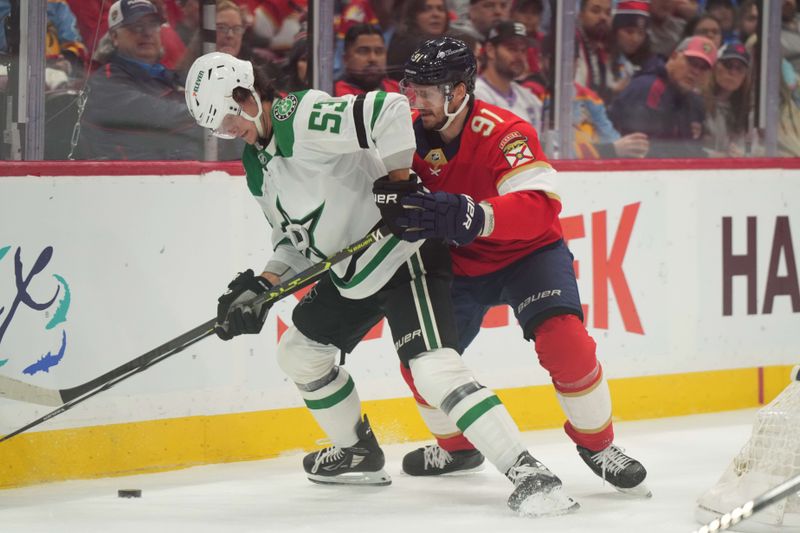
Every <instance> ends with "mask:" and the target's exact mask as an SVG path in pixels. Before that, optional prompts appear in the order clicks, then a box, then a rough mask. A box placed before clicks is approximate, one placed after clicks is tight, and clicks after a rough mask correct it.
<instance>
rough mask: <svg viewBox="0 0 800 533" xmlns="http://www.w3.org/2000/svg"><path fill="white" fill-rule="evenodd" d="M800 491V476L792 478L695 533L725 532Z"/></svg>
mask: <svg viewBox="0 0 800 533" xmlns="http://www.w3.org/2000/svg"><path fill="white" fill-rule="evenodd" d="M798 491H800V475H797V476H794V477H791V478H789V479H787V480H786V481H784V482H783V483H781V484H780V485H778V486H777V487H774V488H771V489H769V490H768V491H767V492H765V493H763V494H760V495H759V496H756V497H755V498H754V499H752V500H750V501H749V502H747V503H745V504H743V505H740V506H739V507H736V508H735V509H732V510H730V511H729V512H727V513H725V514H724V515H722V516H720V517H719V518H717V519H715V520H712V521H711V522H709V523H708V524H706V525H704V526H703V527H701V528H700V529H698V530H696V531H695V532H694V533H713V532H714V531H723V530H725V529H728V528H730V527H731V526H734V525H736V524H738V523H739V522H741V521H742V520H746V519H747V518H750V517H751V516H752V515H753V514H755V513H757V512H759V511H761V510H763V509H766V508H767V507H769V506H770V505H773V504H775V503H778V502H779V501H781V500H782V499H784V498H787V497H789V496H791V494H792V493H793V492H798Z"/></svg>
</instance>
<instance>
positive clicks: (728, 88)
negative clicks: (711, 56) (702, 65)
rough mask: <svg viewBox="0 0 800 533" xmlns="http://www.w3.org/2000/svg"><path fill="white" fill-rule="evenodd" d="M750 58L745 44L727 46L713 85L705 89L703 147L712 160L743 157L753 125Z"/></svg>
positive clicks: (737, 43) (713, 76)
mask: <svg viewBox="0 0 800 533" xmlns="http://www.w3.org/2000/svg"><path fill="white" fill-rule="evenodd" d="M749 72H750V54H749V53H748V52H747V49H746V48H745V47H744V45H743V44H742V43H739V42H735V43H729V44H726V45H724V46H723V47H722V48H721V49H720V50H719V53H718V54H717V62H716V64H715V65H714V69H713V71H712V76H711V83H710V84H709V85H708V86H707V87H705V88H704V91H703V93H704V97H705V101H706V120H705V135H704V139H703V144H704V145H705V147H706V150H707V151H708V153H709V155H710V156H711V157H742V156H744V155H746V153H745V148H746V147H745V140H746V138H747V133H748V125H749V121H750V119H751V118H752V115H753V114H752V111H753V109H752V101H751V97H750V90H751V83H750V74H749Z"/></svg>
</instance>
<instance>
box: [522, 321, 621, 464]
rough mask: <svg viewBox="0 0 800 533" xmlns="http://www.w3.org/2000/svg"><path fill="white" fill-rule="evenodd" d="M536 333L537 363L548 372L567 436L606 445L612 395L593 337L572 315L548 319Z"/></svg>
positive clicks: (594, 447)
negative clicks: (598, 359)
mask: <svg viewBox="0 0 800 533" xmlns="http://www.w3.org/2000/svg"><path fill="white" fill-rule="evenodd" d="M535 334H536V352H537V353H538V355H539V362H540V363H541V365H542V366H543V367H544V368H545V369H546V370H547V371H548V372H549V373H550V377H551V378H552V380H553V386H554V387H555V389H556V395H557V397H558V401H559V403H560V404H561V408H562V409H563V410H564V413H565V414H566V415H567V419H568V420H567V422H566V423H565V424H564V430H565V431H566V433H567V435H568V436H569V437H570V438H571V439H572V440H573V441H574V442H575V443H576V444H578V445H579V446H583V447H584V448H589V449H590V450H593V451H599V450H602V449H604V448H606V447H607V446H608V445H610V444H611V442H612V441H613V440H614V426H613V424H612V423H611V396H610V394H609V391H608V383H606V380H605V377H604V376H603V369H602V367H601V366H600V363H599V362H598V361H597V356H596V355H595V350H596V345H595V342H594V340H593V339H592V337H591V336H590V335H589V333H588V332H587V331H586V328H585V327H584V326H583V324H582V323H581V321H580V319H579V318H578V317H577V316H575V315H559V316H555V317H552V318H549V319H547V320H545V321H544V322H542V323H541V324H540V325H539V326H538V327H537V328H536V331H535Z"/></svg>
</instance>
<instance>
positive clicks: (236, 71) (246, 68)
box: [186, 52, 264, 138]
mask: <svg viewBox="0 0 800 533" xmlns="http://www.w3.org/2000/svg"><path fill="white" fill-rule="evenodd" d="M254 80H255V78H254V76H253V65H252V64H250V62H249V61H242V60H241V59H237V58H235V57H233V56H232V55H230V54H225V53H223V52H211V53H209V54H205V55H203V56H200V57H198V58H197V59H196V60H195V62H194V63H193V64H192V67H191V68H190V69H189V73H188V74H187V75H186V107H188V108H189V114H190V115H192V117H194V119H195V120H196V121H197V123H198V124H199V125H200V126H202V127H204V128H208V129H210V130H213V133H214V135H216V136H217V137H222V138H233V137H234V135H231V134H229V133H228V131H227V129H226V128H225V118H226V117H228V116H229V115H230V116H240V115H241V116H243V117H244V118H246V119H248V120H250V121H252V122H254V123H255V124H256V128H257V129H258V132H259V135H261V136H262V137H263V136H264V132H263V126H262V125H261V121H260V118H261V98H260V97H259V95H258V93H257V92H256V90H255V87H254V86H253V83H254ZM237 87H241V88H243V89H246V90H248V91H250V93H251V94H252V95H253V98H255V101H256V102H257V103H258V104H259V105H258V113H257V114H256V116H254V117H253V116H250V115H248V114H247V113H245V112H244V111H243V110H242V106H241V105H239V104H238V103H237V102H236V100H234V99H233V90H234V89H236V88H237Z"/></svg>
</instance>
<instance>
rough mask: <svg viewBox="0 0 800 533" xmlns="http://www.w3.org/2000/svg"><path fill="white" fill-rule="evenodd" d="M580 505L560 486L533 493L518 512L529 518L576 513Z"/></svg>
mask: <svg viewBox="0 0 800 533" xmlns="http://www.w3.org/2000/svg"><path fill="white" fill-rule="evenodd" d="M580 507H581V506H580V504H579V503H578V502H576V501H575V500H574V499H572V498H571V497H570V496H567V495H566V494H565V493H564V491H563V490H562V489H561V488H560V487H559V488H556V489H553V490H551V491H549V492H543V493H535V494H531V495H530V496H528V497H527V498H525V500H524V501H523V502H522V503H521V504H520V506H519V509H518V510H517V513H518V514H519V515H520V516H524V517H527V518H539V517H544V516H560V515H565V514H569V513H574V512H575V511H577V510H578V509H580Z"/></svg>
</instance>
